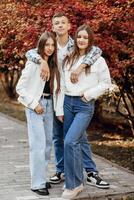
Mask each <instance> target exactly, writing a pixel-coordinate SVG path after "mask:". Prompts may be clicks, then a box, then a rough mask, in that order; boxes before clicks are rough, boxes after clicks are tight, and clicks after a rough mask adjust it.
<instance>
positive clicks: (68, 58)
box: [63, 24, 94, 68]
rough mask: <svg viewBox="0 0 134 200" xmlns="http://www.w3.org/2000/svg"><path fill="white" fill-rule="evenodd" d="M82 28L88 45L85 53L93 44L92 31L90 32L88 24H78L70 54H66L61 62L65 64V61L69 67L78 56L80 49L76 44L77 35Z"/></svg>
mask: <svg viewBox="0 0 134 200" xmlns="http://www.w3.org/2000/svg"><path fill="white" fill-rule="evenodd" d="M83 30H85V31H86V32H87V33H88V47H87V49H86V51H85V55H86V54H87V53H88V52H89V51H90V50H91V47H92V45H93V42H94V36H93V32H92V30H91V28H90V26H89V25H86V24H83V25H82V26H80V27H79V28H78V29H77V31H76V33H75V37H74V49H73V52H72V53H71V54H70V55H67V56H66V58H65V59H64V62H63V64H65V63H66V64H69V65H70V68H71V66H72V65H73V64H74V62H75V61H76V60H77V59H78V58H79V56H80V51H79V48H78V46H77V37H78V33H79V32H80V31H83Z"/></svg>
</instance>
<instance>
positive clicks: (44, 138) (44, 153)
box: [26, 98, 53, 190]
mask: <svg viewBox="0 0 134 200" xmlns="http://www.w3.org/2000/svg"><path fill="white" fill-rule="evenodd" d="M40 104H41V105H42V106H43V108H44V113H43V114H36V112H34V111H33V110H30V109H28V108H26V117H27V124H28V138H29V151H30V152H29V153H30V173H31V189H33V190H35V189H41V188H45V187H46V176H47V174H46V172H47V168H48V162H49V160H50V154H51V147H52V133H53V107H52V99H44V98H41V100H40Z"/></svg>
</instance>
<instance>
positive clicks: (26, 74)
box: [16, 61, 39, 110]
mask: <svg viewBox="0 0 134 200" xmlns="http://www.w3.org/2000/svg"><path fill="white" fill-rule="evenodd" d="M35 73H36V66H35V64H34V63H32V62H30V61H28V62H27V63H26V65H25V68H24V69H23V70H22V75H21V77H20V79H19V81H18V83H17V86H16V92H17V93H18V94H19V96H20V97H21V99H23V102H25V105H26V106H27V107H29V108H31V109H33V110H34V109H35V108H36V106H37V105H38V104H39V103H38V101H36V100H35V99H34V98H33V97H32V96H31V95H30V94H29V93H28V91H27V86H28V84H29V81H30V79H31V78H33V81H34V74H35Z"/></svg>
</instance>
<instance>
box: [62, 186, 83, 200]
mask: <svg viewBox="0 0 134 200" xmlns="http://www.w3.org/2000/svg"><path fill="white" fill-rule="evenodd" d="M83 189H84V188H83ZM83 189H81V190H79V192H78V193H77V195H75V196H73V197H70V198H68V197H66V196H65V197H64V196H62V198H63V199H70V200H73V199H74V198H75V197H77V196H78V195H79V194H80V193H81V192H82V191H83Z"/></svg>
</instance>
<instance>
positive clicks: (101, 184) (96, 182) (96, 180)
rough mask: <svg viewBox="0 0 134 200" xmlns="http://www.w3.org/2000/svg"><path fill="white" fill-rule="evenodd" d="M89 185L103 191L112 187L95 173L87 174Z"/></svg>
mask: <svg viewBox="0 0 134 200" xmlns="http://www.w3.org/2000/svg"><path fill="white" fill-rule="evenodd" d="M87 184H88V185H93V186H96V187H98V188H101V189H108V188H109V187H110V185H109V183H107V182H106V181H103V180H102V179H101V178H100V177H99V175H98V174H97V173H95V172H87Z"/></svg>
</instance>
